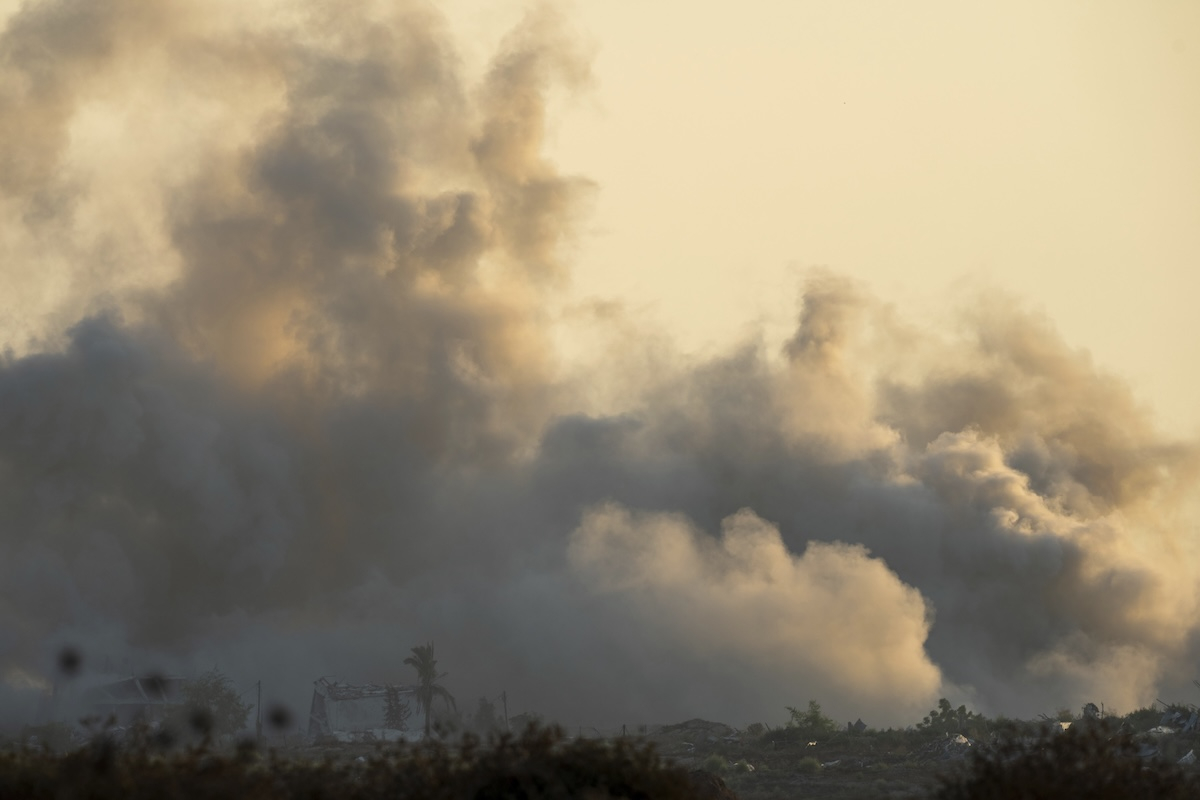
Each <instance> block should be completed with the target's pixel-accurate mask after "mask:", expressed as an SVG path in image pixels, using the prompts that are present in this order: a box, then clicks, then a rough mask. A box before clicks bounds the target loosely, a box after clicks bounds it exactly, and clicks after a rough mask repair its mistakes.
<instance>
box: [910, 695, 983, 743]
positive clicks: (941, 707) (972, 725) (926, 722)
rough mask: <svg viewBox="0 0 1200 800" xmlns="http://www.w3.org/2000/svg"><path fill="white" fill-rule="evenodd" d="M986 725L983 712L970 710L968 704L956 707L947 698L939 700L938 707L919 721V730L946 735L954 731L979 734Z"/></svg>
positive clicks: (973, 734)
mask: <svg viewBox="0 0 1200 800" xmlns="http://www.w3.org/2000/svg"><path fill="white" fill-rule="evenodd" d="M985 727H986V720H985V719H984V717H983V715H982V714H976V713H975V712H974V711H968V710H967V707H966V706H959V707H958V708H955V707H954V706H952V705H951V704H950V701H949V700H947V699H946V698H944V697H943V698H942V699H940V700H938V707H937V708H935V709H933V710H931V711H930V712H929V714H928V715H926V717H925V718H924V719H923V720H921V721H920V722H918V723H917V730H919V731H924V732H926V733H933V734H937V735H939V736H946V735H949V734H952V733H962V734H968V735H972V736H979V735H981V733H982V732H983V731H984V729H985Z"/></svg>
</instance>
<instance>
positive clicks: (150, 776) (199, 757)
mask: <svg viewBox="0 0 1200 800" xmlns="http://www.w3.org/2000/svg"><path fill="white" fill-rule="evenodd" d="M694 788H695V787H694V784H693V783H692V781H691V779H690V778H689V776H688V774H687V772H686V771H684V770H682V769H680V768H678V767H675V766H671V765H669V764H666V763H664V762H663V761H662V760H661V759H660V758H659V757H658V756H657V755H656V754H655V753H654V751H653V750H652V749H650V748H649V747H646V746H643V745H635V744H631V743H629V742H626V741H621V740H618V741H615V742H604V741H595V740H584V739H580V740H574V741H570V740H567V739H565V738H564V736H563V733H562V731H561V730H558V729H554V728H546V729H539V728H532V727H531V728H529V729H528V730H526V731H525V733H523V734H522V735H520V736H515V737H514V736H502V737H498V738H495V739H492V740H490V741H489V742H487V743H483V742H481V741H480V740H478V739H475V738H472V737H467V738H465V739H464V740H463V741H462V742H461V743H460V744H459V745H447V744H443V743H440V742H430V743H423V744H419V745H414V746H404V745H400V746H397V747H393V748H388V749H380V750H378V751H377V752H376V753H375V754H374V755H373V756H372V757H371V758H369V759H367V760H365V761H362V762H351V763H340V764H339V763H336V762H335V761H333V760H332V759H326V760H320V761H314V760H300V759H294V758H287V757H283V756H280V755H278V754H276V753H274V752H272V753H271V754H269V755H267V756H266V757H265V758H264V757H261V756H260V755H259V754H258V753H256V752H254V751H253V749H252V748H249V747H243V748H241V749H240V750H239V751H238V752H237V753H234V754H228V755H221V754H217V753H214V752H211V751H209V750H206V749H193V750H188V751H186V752H183V753H176V754H163V753H161V752H157V751H156V750H155V748H153V747H150V746H147V745H144V744H143V745H140V746H138V747H136V748H132V749H130V748H124V749H123V748H120V747H118V746H117V745H115V744H114V743H112V742H111V741H109V740H106V739H104V738H100V739H98V740H97V741H95V742H93V743H92V744H91V745H89V746H87V747H85V748H83V749H81V750H78V751H76V752H74V753H70V754H68V755H65V756H55V755H53V754H51V753H47V752H34V751H24V752H19V753H0V797H2V798H14V800H16V799H17V798H30V799H31V800H35V799H37V798H55V800H74V798H89V800H110V798H111V800H116V799H117V798H121V800H125V799H126V798H129V799H130V800H141V799H142V798H146V799H147V800H148V799H149V798H156V799H157V798H162V799H163V800H172V799H173V798H179V799H180V800H182V799H183V798H220V800H227V799H228V798H234V797H236V798H252V799H253V800H277V799H278V800H283V798H301V797H302V798H306V799H307V800H321V799H322V798H339V799H340V798H351V799H352V800H353V799H356V798H357V799H360V800H372V799H373V798H385V797H386V798H395V799H396V800H402V799H403V798H414V800H415V799H416V798H421V800H426V798H428V799H429V800H442V798H445V799H446V800H449V799H450V798H455V800H459V798H478V800H491V798H496V799H497V800H498V799H499V798H514V799H515V798H527V799H528V800H535V799H536V800H560V799H562V800H566V798H581V797H588V798H596V799H597V800H599V799H600V798H646V799H647V800H649V798H663V800H672V799H673V798H686V797H692V796H693V790H694Z"/></svg>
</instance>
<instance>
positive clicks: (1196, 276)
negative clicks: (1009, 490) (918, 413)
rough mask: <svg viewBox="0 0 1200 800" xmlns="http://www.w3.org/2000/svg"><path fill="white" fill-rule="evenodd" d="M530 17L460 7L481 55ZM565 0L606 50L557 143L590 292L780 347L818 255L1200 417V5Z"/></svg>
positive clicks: (1172, 416)
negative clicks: (580, 214)
mask: <svg viewBox="0 0 1200 800" xmlns="http://www.w3.org/2000/svg"><path fill="white" fill-rule="evenodd" d="M529 6H530V4H529V3H524V2H516V1H515V0H510V1H507V2H499V1H498V2H488V1H487V0H448V2H447V3H446V4H445V5H444V8H445V9H446V11H447V14H448V15H449V16H450V18H451V21H452V24H453V25H454V26H455V27H456V28H457V29H459V30H460V31H462V32H463V39H462V41H464V53H465V57H466V58H467V60H468V61H469V62H482V59H483V58H484V57H486V55H487V53H488V52H489V51H490V49H491V47H492V46H493V45H494V43H495V41H496V40H497V39H498V38H499V36H500V35H501V33H502V32H503V30H505V29H506V28H507V27H508V26H509V25H510V24H511V22H512V21H513V20H515V19H516V18H517V17H519V16H520V14H521V10H522V9H523V8H527V7H529ZM562 7H563V9H564V10H565V13H566V17H567V19H568V20H569V23H570V25H571V27H572V28H573V29H574V30H575V31H576V33H577V34H578V35H579V37H580V38H581V40H582V41H584V42H585V43H587V44H588V45H589V46H591V47H593V48H594V49H595V58H594V62H593V66H594V75H595V81H594V85H593V87H592V90H591V92H590V94H588V95H587V96H585V97H582V98H574V99H572V100H571V101H570V102H566V103H563V104H562V105H561V108H560V113H559V114H557V115H556V117H557V118H556V120H555V122H554V129H553V131H552V135H551V142H550V151H551V154H552V156H553V157H554V158H555V160H556V161H557V162H558V163H559V164H560V166H561V167H562V168H563V169H565V170H567V171H570V172H576V173H581V174H584V175H587V176H588V177H590V178H592V179H594V180H595V181H596V182H597V183H598V185H599V191H598V194H597V196H596V200H595V205H594V207H593V208H592V212H591V214H590V216H589V217H588V218H587V220H586V233H585V235H584V237H583V239H582V241H581V246H580V249H579V252H578V254H577V256H576V258H575V260H574V266H575V271H574V286H573V290H574V292H575V295H576V297H589V296H600V297H609V298H616V299H622V300H625V301H627V302H628V303H630V304H631V305H632V306H633V307H634V308H636V309H642V310H643V311H644V312H645V313H647V314H648V315H650V316H651V317H652V318H654V319H656V320H657V321H658V322H659V323H661V324H662V325H663V326H664V327H666V328H667V329H669V330H670V332H671V333H672V334H673V335H674V336H675V337H676V338H677V340H678V341H679V343H680V345H681V346H682V347H683V348H684V349H686V350H689V351H692V352H706V351H711V350H713V349H715V348H720V347H723V346H725V345H726V344H728V343H729V342H730V341H731V340H733V339H735V338H736V337H737V336H739V335H741V334H743V333H744V332H745V331H746V330H747V324H748V323H749V322H751V321H753V320H756V319H758V320H762V321H763V322H764V323H765V326H766V331H767V334H768V336H769V337H770V338H771V339H772V340H780V339H782V337H783V336H784V335H785V333H786V331H787V329H788V328H789V327H790V326H791V324H792V318H793V315H794V313H795V300H796V295H797V288H798V282H797V280H796V275H797V273H798V272H799V271H800V270H802V269H804V268H806V267H811V266H814V265H822V266H826V267H828V268H830V269H833V270H836V271H839V272H842V273H844V274H848V275H851V276H854V277H856V278H858V279H860V280H862V281H864V282H866V283H867V284H868V285H869V286H871V287H872V288H873V289H874V290H875V291H876V292H877V293H878V294H879V295H880V296H882V297H883V298H885V299H888V300H894V301H896V302H897V304H898V305H899V307H900V309H901V311H902V312H907V313H908V314H909V315H910V316H912V317H914V318H916V319H918V320H922V321H928V323H929V324H930V326H931V327H947V326H949V325H950V324H952V319H951V316H950V315H951V313H952V312H950V311H946V310H945V308H946V304H947V300H948V298H949V297H951V296H954V295H962V294H963V293H964V291H968V292H969V291H970V290H973V289H976V288H979V287H994V288H997V289H1001V290H1006V291H1009V292H1012V293H1014V294H1016V295H1017V296H1019V297H1021V298H1022V299H1023V300H1025V301H1026V302H1027V303H1028V304H1029V305H1030V306H1031V307H1034V308H1040V309H1043V310H1044V311H1045V312H1046V313H1047V314H1048V315H1049V316H1050V317H1051V318H1052V319H1053V320H1054V321H1055V323H1056V324H1057V325H1058V327H1059V329H1060V331H1061V332H1062V333H1063V335H1064V336H1065V337H1066V338H1067V340H1068V341H1069V342H1070V343H1071V344H1072V345H1073V346H1077V347H1083V348H1086V349H1088V350H1090V351H1091V352H1092V354H1093V355H1094V357H1095V359H1096V360H1097V361H1098V362H1099V363H1100V364H1102V365H1104V366H1105V367H1107V368H1109V369H1112V370H1114V371H1115V372H1117V373H1118V374H1120V375H1122V376H1124V377H1126V378H1128V379H1129V380H1130V381H1131V382H1132V383H1133V384H1134V386H1135V388H1136V390H1137V392H1138V394H1139V396H1140V397H1141V398H1142V399H1143V400H1145V401H1146V402H1148V403H1150V404H1152V405H1153V407H1154V408H1155V409H1156V410H1157V412H1158V414H1159V417H1160V420H1161V422H1162V423H1163V424H1164V425H1166V426H1168V427H1169V428H1171V429H1173V430H1176V431H1179V432H1194V431H1196V430H1198V429H1200V410H1198V409H1197V405H1196V404H1195V403H1194V398H1195V397H1196V396H1197V392H1198V390H1200V370H1198V369H1196V365H1200V314H1197V313H1194V311H1193V308H1194V306H1195V302H1196V298H1197V297H1198V296H1200V3H1195V2H1122V3H1114V2H1070V3H1067V2H1060V3H1044V2H1026V3H1022V2H1009V3H1003V4H999V3H997V4H975V3H961V2H906V3H884V2H842V1H841V0H839V1H838V2H799V1H798V0H759V1H758V2H751V3H744V4H737V5H736V6H734V5H730V4H727V3H712V2H708V3H706V2H701V3H697V2H694V0H692V1H690V2H689V1H687V0H639V2H629V1H627V0H604V2H577V3H574V4H565V3H564V4H562Z"/></svg>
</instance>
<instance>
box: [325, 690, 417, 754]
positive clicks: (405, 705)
mask: <svg viewBox="0 0 1200 800" xmlns="http://www.w3.org/2000/svg"><path fill="white" fill-rule="evenodd" d="M424 727H425V713H424V709H422V708H421V704H420V703H419V702H417V687H416V686H384V685H379V684H374V683H363V684H350V683H342V682H340V681H332V680H330V679H329V678H318V679H317V680H315V681H313V695H312V706H311V708H310V709H309V713H308V736H309V738H310V739H317V738H320V737H322V736H331V737H333V738H336V739H339V740H341V741H365V740H371V739H375V740H380V741H395V740H397V739H408V740H410V741H413V740H416V739H419V738H421V732H422V730H423V729H424Z"/></svg>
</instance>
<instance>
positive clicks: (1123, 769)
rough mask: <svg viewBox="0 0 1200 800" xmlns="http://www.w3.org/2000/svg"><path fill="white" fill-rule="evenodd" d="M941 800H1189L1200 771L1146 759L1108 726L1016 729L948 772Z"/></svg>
mask: <svg viewBox="0 0 1200 800" xmlns="http://www.w3.org/2000/svg"><path fill="white" fill-rule="evenodd" d="M936 796H937V797H938V798H939V800H1015V799H1017V798H1029V799H1030V800H1033V799H1034V798H1039V799H1040V798H1047V799H1049V798H1054V800H1072V799H1073V798H1088V799H1089V800H1149V799H1150V798H1165V799H1166V800H1176V798H1178V800H1183V798H1196V797H1200V776H1197V774H1196V773H1195V772H1194V771H1192V770H1191V769H1185V768H1183V767H1180V766H1178V765H1176V764H1173V763H1170V762H1164V761H1157V760H1148V759H1143V758H1139V756H1138V747H1137V745H1136V744H1135V743H1134V742H1133V740H1132V739H1131V738H1130V737H1129V736H1126V735H1118V734H1117V733H1116V731H1115V730H1114V729H1113V728H1112V727H1111V726H1108V725H1104V724H1094V725H1086V726H1085V725H1076V726H1073V727H1072V728H1071V729H1070V730H1068V731H1066V732H1063V733H1055V732H1053V730H1051V729H1045V730H1043V731H1042V732H1041V733H1040V734H1039V735H1038V736H1036V737H1026V736H1021V735H1019V734H1018V733H1016V732H1013V731H1010V732H1008V733H1006V734H1001V735H999V736H998V737H997V739H996V741H995V742H994V743H993V744H992V745H990V746H977V747H975V748H973V749H972V754H971V758H970V760H969V762H968V764H967V766H966V768H965V769H964V770H962V771H960V772H958V773H954V774H951V775H948V776H943V777H942V779H941V787H940V788H939V790H938V792H937V795H936Z"/></svg>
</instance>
